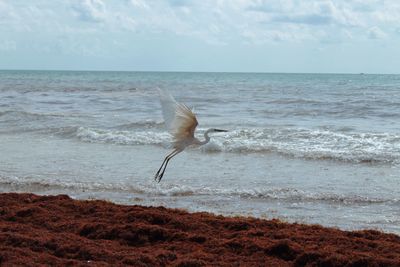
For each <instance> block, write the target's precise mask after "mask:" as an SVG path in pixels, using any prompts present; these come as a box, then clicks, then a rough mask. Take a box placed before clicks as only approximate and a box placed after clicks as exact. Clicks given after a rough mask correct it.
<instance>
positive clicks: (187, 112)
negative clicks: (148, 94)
mask: <svg viewBox="0 0 400 267" xmlns="http://www.w3.org/2000/svg"><path fill="white" fill-rule="evenodd" d="M159 93H160V102H161V108H162V112H163V116H164V121H165V126H166V127H167V130H168V131H169V132H170V134H171V135H172V136H173V138H174V142H173V144H174V147H179V146H180V145H184V143H186V142H189V141H192V140H193V138H194V131H195V130H196V127H197V125H198V122H197V119H196V116H195V115H194V113H193V112H192V110H191V109H190V108H188V107H187V106H186V105H185V104H182V103H178V102H176V100H175V99H174V98H173V96H172V95H170V94H169V93H168V92H166V91H164V90H161V89H159Z"/></svg>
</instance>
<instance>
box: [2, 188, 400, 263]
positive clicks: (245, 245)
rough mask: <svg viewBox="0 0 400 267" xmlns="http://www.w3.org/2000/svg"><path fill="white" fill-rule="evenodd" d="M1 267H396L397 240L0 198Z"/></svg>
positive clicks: (152, 210) (47, 199) (157, 210)
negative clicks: (129, 266)
mask: <svg viewBox="0 0 400 267" xmlns="http://www.w3.org/2000/svg"><path fill="white" fill-rule="evenodd" d="M0 265H1V266H16V265H28V266H39V265H40V266H42V265H53V266H63V265H70V266H71V265H73V266H75V265H76V266H108V265H112V266H122V265H132V266H170V265H172V266H207V265H217V266H304V265H308V266H400V236H397V235H394V234H386V233H382V232H379V231H375V230H365V231H353V232H350V231H341V230H338V229H334V228H325V227H322V226H318V225H304V224H289V223H285V222H282V221H279V220H261V219H255V218H244V217H234V218H230V217H223V216H216V215H213V214H209V213H188V212H186V211H183V210H177V209H167V208H164V207H143V206H123V205H116V204H113V203H110V202H106V201H78V200H73V199H71V198H69V197H68V196H66V195H59V196H37V195H33V194H16V193H6V194H0Z"/></svg>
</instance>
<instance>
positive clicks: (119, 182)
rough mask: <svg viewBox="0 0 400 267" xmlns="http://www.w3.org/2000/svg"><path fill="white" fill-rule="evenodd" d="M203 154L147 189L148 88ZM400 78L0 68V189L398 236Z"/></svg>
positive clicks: (156, 117)
mask: <svg viewBox="0 0 400 267" xmlns="http://www.w3.org/2000/svg"><path fill="white" fill-rule="evenodd" d="M157 87H160V88H163V89H166V90H168V91H169V92H170V93H171V94H172V95H174V96H175V98H176V99H177V100H178V101H181V102H184V103H185V104H187V105H188V106H190V107H194V109H195V113H196V114H197V117H198V121H199V127H198V134H199V136H200V138H201V134H202V132H204V131H205V130H206V129H207V128H209V127H217V128H223V129H227V130H229V132H228V133H224V134H222V133H220V134H215V135H214V136H213V138H212V140H211V142H210V143H209V144H207V145H206V146H204V147H202V148H200V149H188V150H187V151H185V153H182V154H180V155H179V156H177V157H176V158H174V159H173V160H172V161H171V163H170V165H169V167H168V169H167V172H166V175H165V176H164V178H163V181H162V182H161V183H160V184H156V183H154V181H153V177H154V174H155V172H156V171H157V169H158V167H159V165H160V164H161V162H162V160H163V158H164V156H165V155H166V154H167V153H169V151H170V149H169V141H170V136H169V135H168V133H167V132H166V131H165V129H164V127H163V120H162V116H161V109H160V104H159V100H158V95H157V91H156V88H157ZM399 116H400V75H361V74H354V75H351V74H262V73H158V72H67V71H51V72H48V71H0V150H1V151H2V152H1V154H0V190H1V191H10V190H16V191H31V192H36V193H67V194H70V195H72V196H74V197H77V198H103V199H109V200H112V201H116V202H121V203H129V204H144V205H165V206H170V207H181V208H186V209H188V210H196V211H197V210H206V211H211V212H216V213H222V214H228V215H230V214H235V215H237V214H241V215H253V216H259V217H268V218H271V217H277V218H283V219H285V220H289V221H301V222H311V223H320V224H323V225H330V226H332V225H333V226H338V227H341V228H345V229H356V228H357V229H358V228H364V227H367V228H379V229H383V230H386V231H392V232H397V233H399V232H400V219H399V218H400V216H399V215H400V209H399V205H400V187H399V177H400V164H399V163H400V124H399V122H400V121H399V119H398V118H399Z"/></svg>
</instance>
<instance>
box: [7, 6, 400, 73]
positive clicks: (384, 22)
mask: <svg viewBox="0 0 400 267" xmlns="http://www.w3.org/2000/svg"><path fill="white" fill-rule="evenodd" d="M0 69H45V70H126V71H221V72H301V73H308V72H312V73H320V72H323V73H361V72H363V73H400V1H398V0H347V1H346V0H336V1H330V0H307V1H306V0H280V1H277V0H198V1H194V0H188V1H184V0H159V1H153V0H118V1H117V0H115V1H112V0H70V1H68V0H52V1H48V0H29V1H28V0H0Z"/></svg>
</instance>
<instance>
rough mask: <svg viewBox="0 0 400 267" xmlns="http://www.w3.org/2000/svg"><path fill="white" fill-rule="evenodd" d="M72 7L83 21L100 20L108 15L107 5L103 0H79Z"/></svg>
mask: <svg viewBox="0 0 400 267" xmlns="http://www.w3.org/2000/svg"><path fill="white" fill-rule="evenodd" d="M72 8H73V10H74V11H75V13H76V15H77V16H78V17H79V19H81V20H83V21H90V22H100V21H102V20H104V19H105V16H106V9H105V5H104V3H103V2H102V1H101V0H83V1H78V2H77V3H76V4H74V5H73V6H72Z"/></svg>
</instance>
